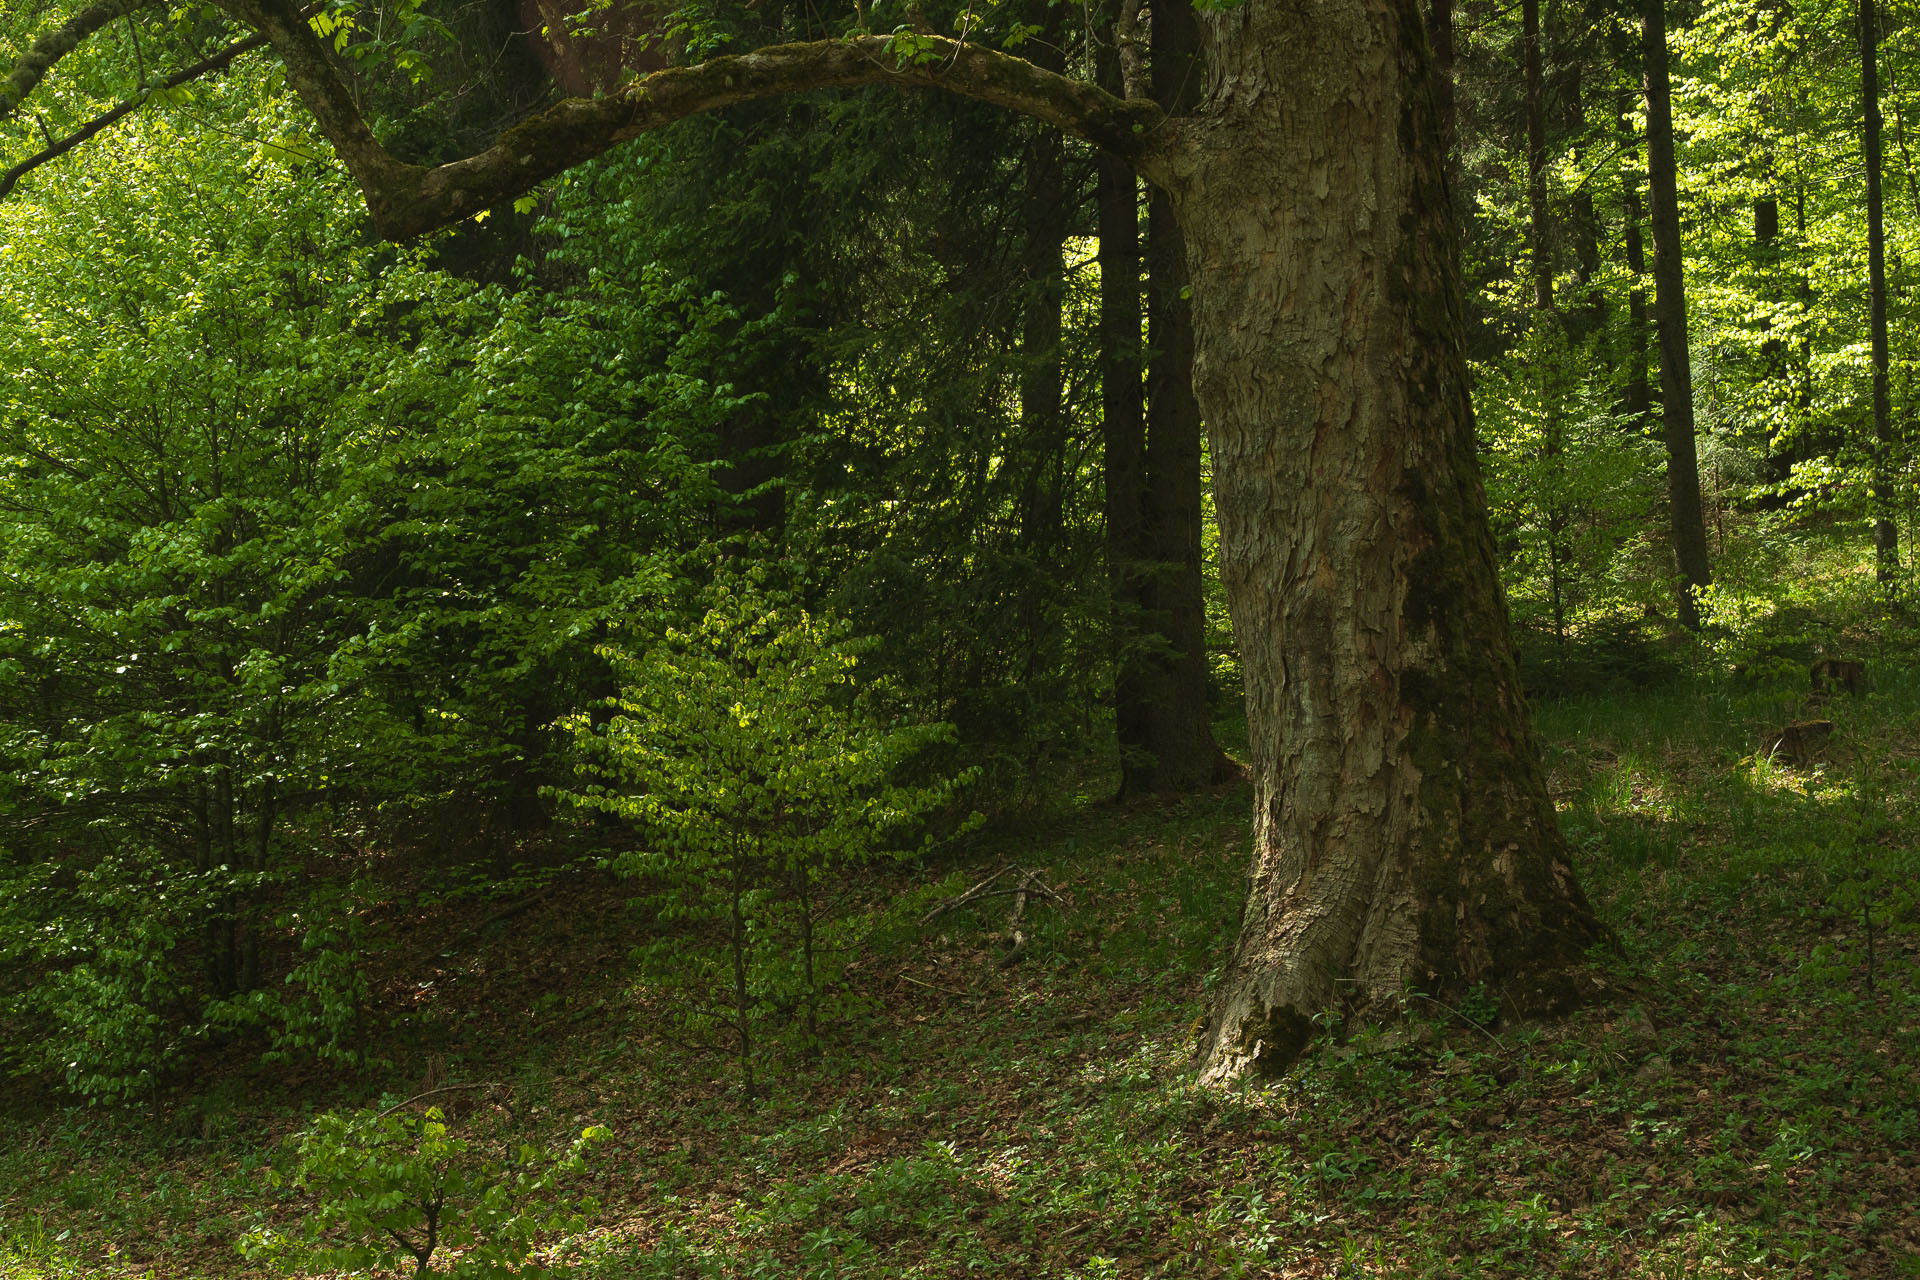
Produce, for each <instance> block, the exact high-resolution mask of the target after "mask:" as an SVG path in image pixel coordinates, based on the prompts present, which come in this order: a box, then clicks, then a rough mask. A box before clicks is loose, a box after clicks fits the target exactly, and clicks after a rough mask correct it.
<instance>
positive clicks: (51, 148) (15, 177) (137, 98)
mask: <svg viewBox="0 0 1920 1280" xmlns="http://www.w3.org/2000/svg"><path fill="white" fill-rule="evenodd" d="M266 43H267V38H266V37H265V36H262V35H253V36H248V37H247V38H246V39H244V40H241V41H238V42H237V43H234V44H230V45H228V46H227V47H226V48H224V49H222V50H221V51H220V52H218V53H216V54H214V55H213V56H212V57H209V58H203V59H201V60H200V61H199V62H196V63H194V64H193V65H192V66H190V67H187V68H185V69H183V70H181V71H177V72H175V73H174V74H172V75H170V76H168V77H167V78H166V79H165V80H162V81H161V82H160V83H159V84H158V85H156V86H154V88H152V89H147V88H144V87H143V88H142V89H141V90H140V92H139V93H137V94H135V95H134V96H133V97H131V98H128V99H127V100H126V101H125V102H122V103H119V104H118V105H117V106H114V107H111V108H109V109H108V110H107V111H105V112H102V113H101V114H100V115H97V116H95V117H94V118H93V119H92V120H89V121H88V122H87V123H85V124H83V125H81V126H80V127H79V128H78V129H76V130H74V131H73V132H72V133H70V134H68V135H67V136H66V137H64V138H61V139H59V140H58V141H56V140H55V139H54V137H53V135H52V134H51V133H47V129H46V124H45V122H42V123H41V126H40V128H41V132H42V133H46V134H47V145H46V147H45V148H44V149H42V150H40V151H38V152H36V153H34V154H33V155H31V156H28V157H27V158H26V159H25V160H22V161H21V162H20V163H19V164H16V165H14V166H13V168H11V169H8V170H7V171H6V172H5V173H0V199H5V198H6V196H7V194H8V193H9V192H11V191H12V190H13V188H14V186H15V185H16V184H18V183H19V181H20V179H22V178H24V177H26V176H27V175H28V174H29V173H32V172H33V171H34V170H35V169H38V168H39V167H40V166H41V165H43V164H46V163H47V162H49V161H51V160H57V159H59V158H60V157H61V156H63V155H65V154H66V153H67V152H69V151H71V150H73V149H74V148H75V147H77V146H79V145H80V144H81V143H83V142H85V141H86V140H87V139H89V138H91V137H93V136H94V135H95V134H97V133H99V132H100V131H101V130H103V129H105V128H107V127H108V126H109V125H112V124H113V123H114V122H116V121H118V120H119V119H121V118H122V117H123V116H126V115H129V114H131V113H132V112H134V111H137V110H138V109H139V108H140V107H141V106H143V105H144V104H145V103H146V101H147V99H149V98H151V97H152V96H153V95H154V93H156V92H159V91H161V90H165V89H177V88H179V87H180V86H181V85H183V84H185V83H187V82H188V81H189V80H197V79H198V78H200V77H201V76H203V75H206V74H208V73H209V72H213V71H218V70H220V69H222V68H223V67H225V66H226V65H227V64H228V63H230V62H232V61H233V60H234V59H235V58H237V57H239V56H240V55H241V54H243V53H247V52H249V51H251V50H254V49H259V48H262V47H263V46H265V44H266Z"/></svg>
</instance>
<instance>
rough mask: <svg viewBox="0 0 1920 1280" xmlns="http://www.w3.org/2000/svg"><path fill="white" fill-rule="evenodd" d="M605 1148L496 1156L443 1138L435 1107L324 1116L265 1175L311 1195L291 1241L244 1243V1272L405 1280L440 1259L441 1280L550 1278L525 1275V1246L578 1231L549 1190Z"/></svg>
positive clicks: (526, 1150) (587, 1136) (594, 1130)
mask: <svg viewBox="0 0 1920 1280" xmlns="http://www.w3.org/2000/svg"><path fill="white" fill-rule="evenodd" d="M607 1136H608V1131H607V1130H606V1129H605V1128H604V1127H602V1126H599V1125H594V1126H592V1127H590V1128H588V1129H585V1130H583V1131H582V1132H581V1134H580V1136H579V1137H577V1138H575V1139H574V1140H573V1141H572V1142H571V1143H569V1144H568V1145H567V1146H566V1147H565V1148H563V1149H561V1150H558V1151H543V1150H541V1149H540V1148H538V1147H535V1146H532V1145H531V1144H527V1143H521V1144H519V1145H518V1146H510V1147H508V1148H507V1149H506V1150H504V1151H503V1152H501V1153H500V1154H499V1155H497V1156H496V1155H489V1154H487V1153H485V1152H484V1151H482V1150H481V1149H480V1146H479V1144H478V1143H477V1142H476V1141H475V1140H474V1139H471V1138H467V1137H457V1136H455V1135H454V1134H453V1133H452V1132H450V1131H449V1129H448V1127H447V1122H446V1118H445V1116H443V1115H442V1114H441V1112H440V1109H439V1108H438V1107H429V1108H427V1109H426V1110H425V1111H423V1112H418V1113H415V1112H409V1111H406V1110H402V1109H401V1108H399V1107H389V1108H388V1109H387V1110H385V1111H371V1110H362V1111H356V1112H351V1113H348V1114H345V1115H342V1114H340V1113H338V1112H332V1111H329V1112H327V1113H326V1114H325V1115H322V1116H321V1117H320V1118H319V1119H318V1120H316V1121H315V1122H314V1124H313V1127H312V1128H310V1129H308V1130H307V1131H306V1132H304V1133H302V1134H300V1135H298V1136H297V1137H296V1138H294V1139H292V1140H291V1146H292V1151H293V1155H294V1166H293V1169H292V1171H291V1173H290V1174H289V1173H286V1172H283V1171H282V1170H279V1169H275V1170H273V1171H271V1172H270V1173H269V1174H268V1180H269V1182H270V1183H271V1184H272V1185H273V1186H275V1187H279V1186H282V1185H291V1186H293V1187H294V1188H296V1189H299V1190H303V1191H306V1192H308V1193H309V1194H311V1195H312V1196H313V1197H314V1198H315V1200H316V1201H317V1204H316V1205H315V1207H314V1209H313V1210H312V1212H310V1213H308V1214H307V1215H306V1216H305V1218H303V1219H302V1220H301V1223H300V1225H299V1227H298V1228H297V1229H296V1230H294V1231H293V1232H291V1233H283V1232H278V1231H273V1230H270V1229H264V1228H263V1229H261V1230H256V1231H253V1232H250V1233H249V1234H248V1235H247V1236H246V1238H245V1239H244V1240H243V1241H242V1242H241V1245H240V1250H241V1252H242V1253H243V1254H244V1255H245V1256H246V1257H247V1258H248V1259H249V1260H266V1261H272V1262H275V1263H281V1264H287V1263H291V1264H292V1265H295V1266H301V1267H305V1268H307V1269H309V1270H316V1271H346V1272H352V1273H355V1274H365V1273H369V1272H371V1273H375V1274H380V1273H387V1272H402V1273H404V1272H405V1271H406V1270H407V1269H408V1268H409V1267H410V1268H411V1269H412V1274H413V1275H415V1276H424V1275H427V1274H428V1273H429V1272H430V1271H431V1270H432V1265H433V1259H434V1256H435V1255H436V1254H437V1253H440V1252H441V1251H442V1250H445V1251H447V1252H448V1253H451V1254H455V1255H457V1256H455V1258H454V1261H453V1263H452V1265H451V1266H449V1267H447V1268H446V1269H444V1270H443V1271H442V1272H440V1273H439V1274H443V1275H448V1276H454V1277H459V1278H460V1280H498V1278H503V1277H508V1276H520V1277H524V1276H528V1275H533V1274H549V1272H547V1271H546V1270H544V1269H541V1270H530V1269H529V1267H528V1255H529V1254H531V1253H532V1251H533V1245H534V1241H535V1240H536V1239H537V1238H538V1237H539V1236H541V1235H542V1234H546V1233H552V1232H560V1231H569V1230H577V1229H578V1228H579V1225H580V1222H581V1216H580V1214H579V1213H578V1212H569V1211H567V1210H563V1209H560V1208H558V1207H556V1206H555V1205H554V1204H553V1203H552V1199H553V1192H554V1190H555V1187H556V1185H557V1184H558V1183H559V1181H560V1179H561V1178H562V1177H564V1176H565V1175H567V1174H569V1173H574V1172H578V1171H579V1170H580V1169H581V1168H582V1167H583V1165H584V1163H585V1157H586V1152H587V1149H588V1148H589V1147H591V1146H592V1145H593V1144H594V1143H596V1142H599V1141H601V1140H602V1139H604V1138H606V1137H607ZM575 1203H576V1205H580V1207H583V1208H584V1207H587V1206H586V1205H584V1204H582V1203H581V1202H578V1201H576V1202H575Z"/></svg>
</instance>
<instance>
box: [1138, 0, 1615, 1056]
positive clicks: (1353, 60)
mask: <svg viewBox="0 0 1920 1280" xmlns="http://www.w3.org/2000/svg"><path fill="white" fill-rule="evenodd" d="M1209 20H1210V22H1211V24H1212V27H1213V31H1212V36H1213V49H1214V53H1215V59H1214V67H1213V75H1212V79H1211V84H1210V92H1209V96H1208V105H1209V110H1208V111H1207V112H1206V114H1205V115H1204V117H1202V118H1198V119H1195V120H1194V121H1192V122H1190V124H1189V126H1188V129H1189V133H1188V150H1187V152H1186V155H1185V156H1184V157H1183V159H1184V160H1185V161H1186V163H1184V164H1180V165H1177V166H1175V174H1176V176H1175V183H1174V188H1173V195H1174V199H1175V203H1176V206H1177V207H1178V208H1179V209H1180V210H1181V213H1182V222H1183V226H1184V229H1185V231H1186V235H1187V244H1188V250H1189V255H1190V260H1191V267H1192V276H1193V287H1194V295H1193V296H1194V319H1195V326H1196V338H1197V343H1198V351H1199V354H1198V356H1197V358H1196V361H1195V377H1194V383H1195V389H1196V390H1197V391H1198V392H1199V394H1200V402H1201V406H1202V408H1203V410H1204V411H1205V412H1206V416H1207V423H1208V428H1209V431H1210V434H1211V438H1212V442H1213V456H1214V466H1215V494H1216V502H1217V505H1218V508H1219V515H1220V526H1221V537H1222V546H1223V552H1224V556H1225V560H1226V566H1225V570H1226V574H1227V585H1228V594H1229V599H1230V601H1231V602H1232V608H1233V614H1234V627H1235V631H1236V634H1237V635H1238V636H1239V638H1240V643H1241V650H1242V654H1243V659H1244V662H1245V668H1246V681H1247V699H1248V723H1249V726H1250V731H1251V736H1252V747H1253V754H1254V774H1255V780H1256V786H1257V799H1256V808H1255V817H1254V855H1253V856H1254V864H1253V876H1252V885H1251V889H1250V896H1249V902H1248V906H1247V912H1246V916H1245V918H1244V920H1243V923H1242V926H1241V932H1240V937H1239V941H1238V943H1237V945H1236V947H1235V951H1234V956H1233V959H1232V961H1231V963H1230V964H1229V966H1228V968H1227V970H1226V973H1225V975H1224V977H1223V979H1222V981H1221V983H1220V987H1219V989H1218V994H1217V997H1216V1002H1215V1005H1214V1009H1213V1014H1212V1018H1211V1021H1210V1025H1209V1028H1208V1032H1207V1036H1206V1040H1205V1043H1204V1046H1203V1058H1204V1063H1205V1070H1204V1074H1205V1075H1206V1076H1207V1077H1208V1078H1216V1079H1217V1078H1224V1077H1227V1076H1231V1075H1234V1074H1236V1073H1238V1072H1240V1071H1243V1070H1246V1069H1248V1068H1262V1067H1275V1066H1280V1065H1284V1064H1285V1063H1286V1062H1287V1061H1288V1060H1289V1059H1290V1058H1292V1057H1293V1056H1294V1055H1295V1054H1296V1053H1297V1052H1298V1051H1299V1050H1300V1049H1301V1048H1302V1047H1303V1046H1304V1045H1305V1044H1306V1042H1307V1040H1308V1038H1309V1036H1310V1034H1311V1032H1312V1030H1313V1019H1314V1018H1315V1016H1316V1015H1319V1014H1320V1013H1322V1012H1323V1011H1326V1010H1335V1011H1339V1012H1345V1013H1349V1014H1360V1015H1364V1014H1365V1013H1366V1012H1368V1011H1370V1010H1380V1009H1383V1008H1392V1007H1394V1006H1395V1004H1396V1002H1397V1001H1398V1000H1399V999H1400V997H1401V995H1402V993H1403V992H1404V991H1406V990H1407V989H1408V988H1409V987H1412V988H1416V989H1420V990H1424V991H1428V992H1432V993H1434V994H1436V995H1440V996H1445V995H1446V994H1448V993H1453V994H1458V993H1459V992H1461V991H1463V990H1465V989H1467V988H1469V987H1472V986H1474V985H1477V984H1483V985H1484V986H1485V987H1486V988H1487V989H1488V990H1489V991H1490V992H1491V993H1493V994H1494V995H1495V996H1496V997H1498V998H1500V999H1502V1000H1503V1001H1505V1002H1506V1004H1507V1005H1508V1007H1509V1008H1511V1009H1515V1010H1534V1011H1543V1010H1548V1009H1552V1008H1555V1007H1559V1006H1562V1005H1565V1004H1567V1003H1569V1002H1571V1001H1573V1000H1575V999H1577V998H1578V995H1579V992H1580V990H1581V987H1580V984H1579V982H1578V981H1577V979H1576V976H1575V975H1576V974H1577V973H1578V971H1579V968H1580V965H1581V962H1582V958H1583V956H1584V953H1585V951H1586V949H1587V948H1588V947H1589V946H1590V945H1592V944H1593V943H1594V942H1595V941H1597V940H1600V939H1602V938H1603V937H1604V936H1605V931H1604V929H1603V927H1602V926H1600V925H1599V924H1598V923H1597V922H1596V921H1595V919H1594V917H1593V916H1592V914H1591V912H1590V911H1589V910H1588V908H1587V905H1586V903H1585V901H1584V899H1583V898H1582V896H1581V893H1580V891H1579V889H1578V887H1577V886H1576V884H1575V881H1574V877H1573V872H1572V869H1571V866H1570V864H1569V862H1568V856H1567V850H1566V847H1565V845H1564V843H1563V842H1562V840H1561V838H1560V836H1559V833H1558V831H1557V829H1556V827H1555V825H1554V817H1553V807H1552V804H1551V802H1550V801H1549V800H1548V798H1547V795H1546V790H1545V786H1544V782H1543V779H1542V776H1541V771H1540V765H1539V757H1538V752H1537V749H1536V747H1535V743H1534V740H1533V730H1532V725H1531V721H1530V717H1529V715H1528V712H1527V709H1526V706H1525V704H1524V703H1523V701H1522V697H1521V692H1520V680H1519V676H1518V673H1517V671H1516V669H1515V664H1514V660H1513V656H1512V653H1513V650H1512V644H1511V640H1510V637H1509V633H1508V623H1507V616H1506V609H1505V604H1504V601H1503V599H1502V597H1501V594H1500V587H1499V581H1498V578H1497V576H1496V571H1495V560H1494V549H1493V545H1492V539H1491V536H1490V534H1489V531H1488V526H1487V518H1486V509H1485V496H1484V494H1483V492H1482V489H1481V485H1480V479H1479V472H1478V465H1477V463H1476V461H1475V458H1474V439H1473V424H1472V414H1471V407H1470V402H1469V399H1468V395H1467V383H1466V371H1465V367H1464V361H1463V357H1462V346H1461V339H1462V318H1461V292H1460V284H1459V280H1458V277H1457V266H1456V247H1455V244H1454V240H1453V233H1452V218H1451V211H1450V209H1449V207H1448V199H1447V191H1446V184H1445V179H1444V172H1443V170H1444V153H1443V151H1442V149H1441V146H1440V139H1439V130H1438V127H1437V122H1436V121H1435V119H1434V114H1433V110H1432V105H1431V98H1430V90H1429V83H1430V80H1429V68H1428V66H1427V61H1426V58H1425V56H1424V48H1423V45H1424V42H1423V40H1422V39H1421V35H1420V20H1419V15H1418V12H1417V10H1416V9H1415V8H1414V6H1413V5H1412V4H1411V3H1408V2H1406V0H1334V2H1331V3H1327V4H1323V5H1318V6H1315V8H1314V9H1313V11H1312V13H1311V15H1307V14H1305V13H1303V12H1301V11H1297V10H1291V9H1288V8H1285V7H1283V6H1278V5H1271V4H1259V3H1255V4H1248V5H1245V6H1242V7H1239V8H1235V9H1228V10H1224V11H1221V12H1218V13H1216V14H1213V15H1210V19H1209Z"/></svg>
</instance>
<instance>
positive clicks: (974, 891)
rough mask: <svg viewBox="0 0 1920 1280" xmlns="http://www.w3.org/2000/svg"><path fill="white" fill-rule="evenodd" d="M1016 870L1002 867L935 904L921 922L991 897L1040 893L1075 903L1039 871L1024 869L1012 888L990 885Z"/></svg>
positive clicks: (1060, 902) (1055, 900)
mask: <svg viewBox="0 0 1920 1280" xmlns="http://www.w3.org/2000/svg"><path fill="white" fill-rule="evenodd" d="M1014 870H1019V869H1018V868H1015V867H1011V866H1007V867H1002V868H1000V869H999V870H998V871H996V872H994V873H993V874H992V875H990V876H988V877H987V878H986V879H985V880H982V881H981V882H980V883H979V884H976V885H974V886H973V888H971V889H969V890H967V891H966V892H965V893H962V894H959V895H958V896H956V897H952V898H948V899H947V900H946V901H945V902H942V903H939V904H938V905H936V906H934V907H933V908H932V909H931V910H929V911H927V913H926V914H924V915H922V916H921V917H920V923H921V924H931V923H932V922H933V921H934V920H936V919H938V918H939V917H941V916H943V915H945V914H946V913H947V912H949V911H958V910H959V909H960V908H961V907H970V906H972V905H973V904H974V903H976V902H985V901H986V900H988V899H990V898H1013V897H1019V898H1022V899H1024V897H1025V895H1027V894H1030V893H1031V894H1038V895H1039V896H1041V897H1043V898H1046V899H1048V900H1050V901H1052V902H1053V903H1055V904H1056V905H1058V906H1062V907H1070V906H1072V905H1073V904H1072V903H1071V902H1069V901H1068V900H1067V899H1066V898H1064V897H1062V896H1061V895H1060V894H1059V893H1057V892H1055V891H1054V890H1053V888H1051V887H1050V886H1049V885H1048V884H1047V883H1046V882H1045V881H1044V880H1042V879H1041V878H1040V873H1039V872H1038V871H1033V870H1022V871H1021V872H1020V880H1019V882H1018V883H1017V884H1016V885H1014V887H1012V888H1011V889H993V888H990V887H989V886H990V885H992V884H993V882H994V881H996V880H998V879H999V878H1000V877H1001V876H1004V875H1005V874H1007V872H1009V871H1014ZM1015 918H1016V919H1018V913H1017V912H1016V914H1015Z"/></svg>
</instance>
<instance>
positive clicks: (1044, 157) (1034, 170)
mask: <svg viewBox="0 0 1920 1280" xmlns="http://www.w3.org/2000/svg"><path fill="white" fill-rule="evenodd" d="M1064 13H1065V10H1064V9H1062V8H1061V7H1060V6H1057V5H1056V6H1050V7H1048V9H1047V10H1046V16H1045V17H1044V19H1043V26H1042V29H1041V32H1040V35H1039V37H1038V39H1037V41H1036V46H1037V50H1036V53H1035V55H1034V60H1035V62H1036V64H1038V65H1043V66H1045V67H1046V68H1047V69H1048V70H1051V71H1057V70H1059V69H1060V66H1061V64H1062V62H1063V61H1064V59H1063V57H1062V54H1061V52H1060V43H1061V26H1062V21H1063V15H1064ZM1064 170H1065V165H1064V147H1063V145H1062V139H1061V137H1060V134H1059V132H1058V131H1057V130H1053V129H1044V128H1035V129H1033V130H1032V136H1031V141H1030V143H1029V145H1028V148H1027V157H1026V165H1025V177H1026V189H1025V191H1024V192H1023V196H1022V201H1023V204H1024V205H1025V208H1024V209H1023V211H1022V212H1023V214H1024V219H1023V221H1024V227H1023V231H1024V235H1025V244H1024V245H1023V246H1022V249H1021V255H1020V270H1021V276H1022V277H1023V278H1022V281H1021V286H1022V288H1023V290H1024V292H1025V296H1024V299H1023V302H1022V313H1021V320H1020V358H1021V362H1022V369H1021V377H1020V433H1021V437H1022V441H1023V445H1024V449H1025V453H1026V458H1027V467H1028V470H1027V474H1026V476H1025V477H1024V479H1023V487H1022V490H1021V497H1020V541H1021V549H1022V551H1023V553H1024V555H1025V559H1026V562H1027V566H1028V567H1027V569H1026V575H1025V580H1024V581H1023V582H1022V583H1021V586H1020V594H1019V608H1020V631H1021V638H1022V641H1023V642H1024V644H1025V645H1026V650H1027V669H1026V673H1025V679H1026V682H1027V684H1028V685H1029V687H1031V686H1032V685H1034V684H1035V683H1036V682H1038V681H1040V680H1042V679H1044V672H1045V671H1046V669H1047V667H1048V666H1049V665H1050V661H1051V657H1052V656H1054V655H1052V646H1051V640H1052V637H1053V635H1054V634H1055V633H1056V628H1055V627H1054V625H1053V624H1052V622H1051V621H1050V620H1049V617H1048V604H1049V602H1050V601H1051V599H1052V598H1053V597H1054V595H1055V594H1056V593H1057V592H1056V586H1057V576H1056V573H1055V568H1054V566H1055V565H1056V564H1057V562H1058V560H1059V550H1060V546H1061V544H1062V542H1063V541H1064V532H1063V527H1062V526H1063V519H1064V509H1063V503H1064V484H1065V474H1064V473H1065V469H1066V440H1067V414H1066V405H1065V402H1064V399H1063V392H1064V390H1065V385H1066V380H1065V376H1064V373H1063V368H1062V364H1061V344H1060V334H1061V317H1062V313H1063V310H1064V308H1065V305H1066V274H1065V263H1064V259H1063V257H1062V246H1063V245H1064V244H1065V243H1066V239H1067V231H1068V226H1069V221H1068V220H1069V216H1070V215H1071V213H1072V209H1071V208H1070V207H1069V206H1068V203H1067V198H1066V178H1065V171H1064Z"/></svg>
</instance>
